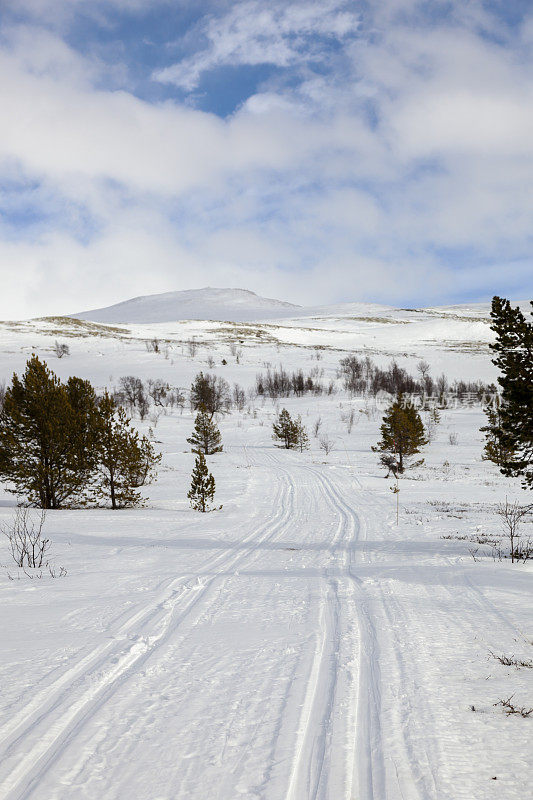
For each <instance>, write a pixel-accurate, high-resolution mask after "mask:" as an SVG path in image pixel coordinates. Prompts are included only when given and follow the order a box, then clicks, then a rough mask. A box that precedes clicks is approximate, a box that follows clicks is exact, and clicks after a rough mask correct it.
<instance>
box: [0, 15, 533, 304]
mask: <svg viewBox="0 0 533 800" xmlns="http://www.w3.org/2000/svg"><path fill="white" fill-rule="evenodd" d="M511 5H512V4H511ZM518 10H519V9H518V6H517V8H516V12H517V13H515V14H511V13H510V12H509V7H507V9H506V13H505V15H504V16H502V12H501V6H500V5H496V4H494V7H493V8H491V7H490V6H487V4H483V5H482V4H481V3H475V2H472V3H467V4H465V3H459V2H457V3H455V4H453V3H452V4H449V3H448V4H446V5H444V4H442V5H441V4H440V3H435V4H432V6H431V14H429V15H428V11H427V4H422V3H420V4H419V3H417V2H414V0H413V1H412V2H403V3H401V4H400V3H396V2H394V0H378V2H376V3H372V4H368V5H365V4H364V3H361V4H354V3H353V2H341V1H340V0H328V2H311V1H310V0H307V1H305V2H291V3H286V2H283V3H281V2H276V0H273V1H272V2H268V3H265V2H260V0H244V2H232V3H223V2H220V3H216V4H215V3H212V4H209V3H206V4H205V6H201V7H200V5H199V4H197V3H196V4H192V3H188V2H185V1H184V0H183V2H181V3H174V4H172V3H168V2H163V0H161V1H160V2H157V3H147V2H142V0H114V2H113V3H105V4H104V3H98V2H91V0H89V1H88V2H86V3H83V4H81V3H61V2H59V0H58V2H51V0H23V2H21V3H20V4H19V5H17V8H16V13H15V12H13V11H12V6H11V4H8V13H6V14H5V15H4V16H3V20H4V21H3V24H2V26H1V28H0V102H1V107H2V110H3V124H2V126H0V180H1V182H2V186H1V189H2V190H1V193H0V212H1V217H0V220H1V221H0V271H1V274H2V288H3V291H2V299H1V301H0V317H3V318H7V317H17V316H27V315H36V314H45V313H60V312H65V311H68V310H72V309H79V308H83V307H95V306H102V305H108V304H110V303H112V302H115V301H119V300H122V299H125V298H127V297H129V296H133V295H135V294H147V293H150V292H159V291H167V290H174V289H187V288H195V287H198V286H202V285H209V284H211V285H215V286H240V287H243V288H249V289H252V290H254V291H257V292H259V293H263V294H266V295H268V296H279V297H280V298H282V299H286V300H291V301H293V302H297V303H298V302H300V303H318V302H320V303H322V302H329V301H331V302H334V301H341V300H359V299H361V300H374V301H377V302H379V301H382V302H390V303H401V304H409V305H414V304H424V303H435V302H443V303H444V302H454V301H457V302H460V301H461V300H463V299H471V298H472V299H477V298H482V297H486V296H488V295H490V294H492V293H494V292H499V293H507V294H509V295H513V296H514V297H518V296H526V295H527V294H528V293H529V294H531V291H532V289H533V264H532V260H531V249H530V247H531V238H530V237H531V230H532V216H533V214H532V211H533V201H532V193H531V191H530V186H531V183H532V179H533V168H532V164H533V158H532V155H533V153H532V150H533V136H532V132H533V102H532V101H533V80H532V77H531V76H532V74H533V73H532V71H531V69H529V68H528V66H529V65H530V63H531V47H532V43H533V22H532V21H531V20H530V19H527V18H526V17H525V16H524V15H522V14H520V13H518ZM48 12H49V13H48ZM52 12H53V13H52ZM43 20H46V23H44V22H43ZM222 101H223V102H224V104H225V105H226V106H227V107H226V108H225V109H224V111H221V110H220V107H221V102H222Z"/></svg>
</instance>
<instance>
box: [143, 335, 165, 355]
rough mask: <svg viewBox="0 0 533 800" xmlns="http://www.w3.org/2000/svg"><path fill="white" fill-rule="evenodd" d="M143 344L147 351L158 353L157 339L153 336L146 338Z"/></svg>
mask: <svg viewBox="0 0 533 800" xmlns="http://www.w3.org/2000/svg"><path fill="white" fill-rule="evenodd" d="M144 344H145V347H146V349H147V350H148V352H149V353H159V352H160V350H161V344H160V342H159V339H156V338H155V337H154V338H153V339H148V340H147V341H146V342H145V343H144Z"/></svg>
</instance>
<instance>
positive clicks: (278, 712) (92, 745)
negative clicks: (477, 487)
mask: <svg viewBox="0 0 533 800" xmlns="http://www.w3.org/2000/svg"><path fill="white" fill-rule="evenodd" d="M250 469H252V470H256V471H258V472H259V474H261V475H262V476H263V480H262V491H263V492H267V493H269V496H270V497H271V504H270V510H269V511H268V513H267V514H265V512H264V508H265V507H264V506H262V507H261V508H260V507H259V506H258V508H257V510H256V511H255V513H252V516H251V517H250V519H251V520H252V521H251V522H249V523H247V525H248V527H247V528H246V530H238V531H236V535H237V539H238V542H239V546H238V547H235V543H234V541H232V542H231V543H230V545H228V546H225V545H224V541H223V540H221V541H220V542H219V546H218V547H217V548H216V549H215V550H214V552H213V554H212V555H210V556H206V558H205V559H204V560H203V561H198V560H197V558H196V559H195V560H193V561H192V562H187V554H186V553H184V552H183V551H180V550H176V551H172V552H171V553H170V554H169V555H168V557H169V558H170V557H172V558H175V559H176V575H175V577H172V578H168V579H165V580H163V581H161V582H160V585H159V588H158V591H157V592H156V593H154V594H153V596H152V597H151V599H150V600H149V601H146V602H144V603H143V602H142V601H139V602H138V603H137V604H136V606H135V608H134V610H133V611H132V612H130V613H129V614H128V615H124V614H123V613H121V614H120V616H118V617H117V619H116V621H115V622H114V623H112V624H111V625H110V626H109V627H108V629H107V637H108V638H105V639H103V641H102V642H101V644H100V645H98V646H97V647H94V648H89V649H86V650H82V651H81V652H80V654H79V657H78V658H77V659H76V658H74V659H72V660H71V661H70V663H69V665H68V666H67V668H66V669H65V670H64V671H63V672H62V673H61V674H59V675H57V676H56V677H55V678H54V679H53V680H49V681H48V683H46V684H43V685H41V686H40V687H39V688H38V689H37V691H36V692H35V694H34V695H33V697H31V699H30V700H28V702H26V703H25V704H24V705H23V706H21V707H20V708H13V709H12V713H11V715H10V717H9V719H6V720H5V722H4V723H3V724H2V726H1V727H0V758H1V765H0V793H1V796H2V797H3V798H4V797H5V798H6V800H21V799H22V798H34V799H36V800H50V798H54V800H66V798H69V800H70V798H73V797H75V798H98V799H99V800H100V798H106V800H107V798H109V800H114V799H116V800H118V799H119V798H123V797H125V796H128V797H131V798H132V800H135V799H136V798H139V800H145V798H148V797H150V798H151V797H154V798H155V797H157V798H169V800H170V798H172V800H204V798H205V797H210V798H212V800H236V799H237V798H246V800H248V799H249V800H253V799H255V800H463V798H464V800H471V798H472V797H473V796H476V800H477V798H478V797H479V798H496V797H498V796H499V795H498V794H497V789H496V788H494V786H493V784H491V783H490V775H485V774H484V773H485V772H488V770H489V769H492V763H495V762H496V760H497V742H494V743H492V742H491V739H490V737H489V738H487V739H484V740H483V741H479V742H478V741H477V740H476V739H475V737H473V736H472V732H471V731H472V730H473V728H471V726H472V725H475V724H476V721H475V720H474V718H473V717H472V716H470V717H468V716H465V715H463V716H461V717H460V714H461V713H462V712H461V709H460V708H459V707H458V703H459V702H462V701H459V700H458V697H459V695H458V694H457V689H453V690H452V688H451V685H450V683H449V680H448V679H449V675H450V673H453V671H454V670H464V672H465V680H468V677H469V670H471V671H473V666H471V665H474V664H475V661H476V659H477V658H479V652H480V648H485V649H486V648H487V647H493V648H495V649H497V646H498V645H502V643H503V644H509V643H512V642H515V641H517V640H518V639H520V637H521V638H522V639H524V634H523V632H522V631H521V629H520V627H519V626H518V625H517V624H516V622H515V621H513V620H512V619H511V618H510V617H509V616H508V614H507V613H506V612H505V611H503V610H501V609H499V608H497V607H496V606H495V604H494V602H493V601H491V600H490V599H489V598H488V597H487V596H486V594H485V592H484V591H483V587H482V586H480V585H479V584H477V583H476V581H475V579H474V577H472V574H471V572H470V571H469V570H468V569H467V568H465V567H464V565H462V564H457V563H455V562H453V561H452V560H450V558H448V557H446V556H444V555H441V554H439V553H438V552H436V551H433V550H427V551H423V550H420V548H419V545H418V543H417V542H415V541H411V540H409V539H408V538H407V539H405V540H402V541H399V540H398V538H395V534H394V530H393V528H392V527H391V525H390V518H391V516H392V515H391V510H392V509H391V505H390V503H388V502H387V500H385V499H384V498H383V497H382V496H380V495H379V494H377V493H376V492H375V491H374V492H372V491H370V490H369V489H368V488H365V486H364V483H363V482H362V481H360V480H359V479H354V477H355V476H351V475H350V473H349V472H348V470H346V469H331V468H329V467H327V466H323V465H320V464H309V463H305V462H302V461H301V460H300V459H298V458H297V457H296V456H293V455H292V454H285V453H278V454H275V453H274V452H273V451H272V450H268V449H260V448H258V449H257V450H255V451H254V456H253V464H252V466H251V467H250ZM248 501H249V502H251V503H252V504H253V501H254V500H253V497H250V498H248ZM454 691H455V694H454ZM460 696H461V697H462V696H463V695H460ZM459 718H460V719H461V725H459V723H458V719H459ZM476 730H478V729H477V728H476ZM472 759H475V760H476V764H477V770H479V771H480V772H481V774H482V778H483V780H482V781H481V783H480V782H479V778H478V777H477V775H476V773H475V772H474V773H473V771H472ZM526 775H527V772H526ZM514 780H515V783H516V786H517V787H520V784H519V781H520V778H514ZM526 780H527V778H524V781H523V784H524V786H526ZM480 786H481V787H482V788H481V790H479V787H480ZM518 791H521V790H520V788H518ZM474 793H476V794H474ZM517 796H520V795H519V794H517Z"/></svg>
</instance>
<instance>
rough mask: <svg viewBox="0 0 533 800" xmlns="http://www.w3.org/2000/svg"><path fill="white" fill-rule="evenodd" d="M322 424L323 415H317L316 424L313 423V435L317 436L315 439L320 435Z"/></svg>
mask: <svg viewBox="0 0 533 800" xmlns="http://www.w3.org/2000/svg"><path fill="white" fill-rule="evenodd" d="M321 425H322V417H317V418H316V419H315V424H314V425H313V436H314V437H315V439H316V438H317V436H318V434H319V432H320V426H321Z"/></svg>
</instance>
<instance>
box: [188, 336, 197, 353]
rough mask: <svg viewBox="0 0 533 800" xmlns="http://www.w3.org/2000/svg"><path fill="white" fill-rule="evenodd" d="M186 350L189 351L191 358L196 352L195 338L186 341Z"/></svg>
mask: <svg viewBox="0 0 533 800" xmlns="http://www.w3.org/2000/svg"><path fill="white" fill-rule="evenodd" d="M187 352H188V353H189V355H190V357H191V358H194V356H195V355H196V353H197V352H198V342H197V341H196V339H194V338H193V339H190V340H189V341H188V342H187Z"/></svg>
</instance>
